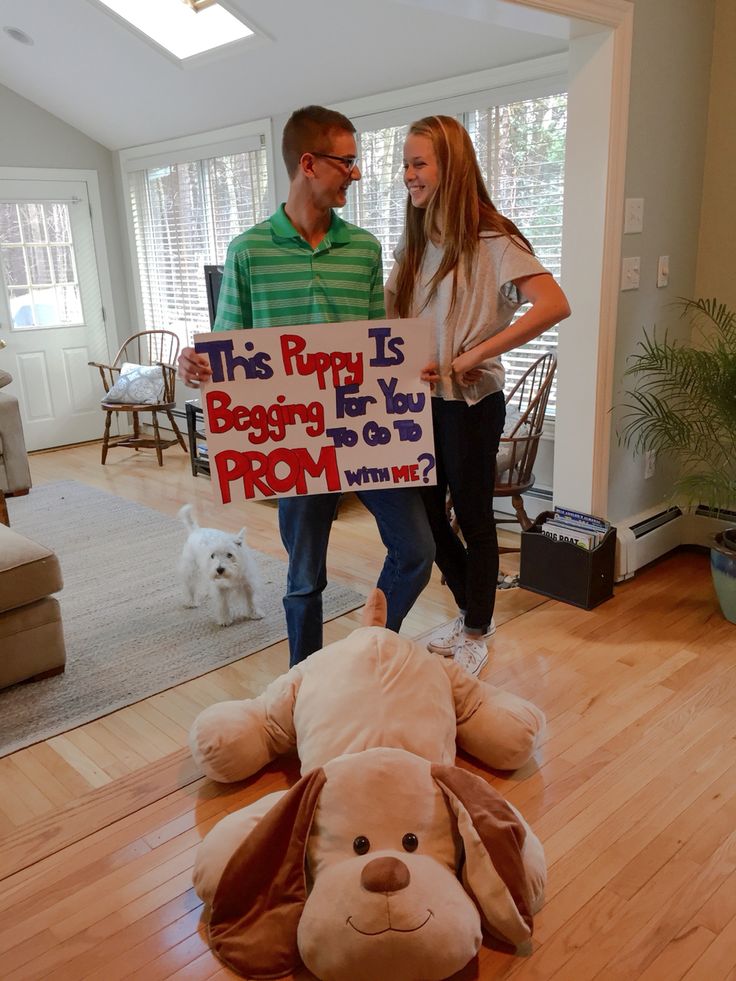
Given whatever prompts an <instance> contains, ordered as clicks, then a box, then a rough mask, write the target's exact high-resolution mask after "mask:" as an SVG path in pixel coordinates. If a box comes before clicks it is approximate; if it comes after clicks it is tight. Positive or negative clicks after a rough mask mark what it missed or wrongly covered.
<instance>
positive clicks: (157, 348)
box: [88, 330, 189, 467]
mask: <svg viewBox="0 0 736 981" xmlns="http://www.w3.org/2000/svg"><path fill="white" fill-rule="evenodd" d="M178 356H179V338H178V337H177V336H176V334H174V333H172V332H171V331H170V330H144V331H141V332H140V333H138V334H133V335H132V336H131V337H129V338H128V339H127V341H125V343H124V344H123V346H122V347H121V348H120V350H119V351H118V353H117V354H116V355H115V359H114V361H113V363H112V364H110V365H108V364H99V363H98V362H97V361H89V362H88V364H89V365H90V366H91V367H93V368H98V369H99V372H100V376H101V378H102V384H103V385H104V387H105V397H103V399H102V402H101V408H102V410H103V412H104V413H105V431H104V433H103V436H102V463H103V464H104V463H105V460H106V459H107V451H108V449H109V448H110V447H112V446H129V447H132V448H133V449H135V450H136V451H137V450H139V449H140V448H141V447H147V448H149V449H151V448H153V449H155V450H156V458H157V459H158V465H159V466H160V467H162V466H163V463H164V461H163V452H162V451H163V450H164V449H165V448H166V447H167V446H172V445H173V444H174V443H177V442H178V443H179V445H180V446H181V448H182V449H183V450H184V452H185V453H188V452H189V449H188V447H187V445H186V443H185V442H184V437H183V436H182V434H181V433H180V431H179V427H178V426H177V424H176V421H175V419H174V417H173V415H172V414H171V410H172V409H173V408H174V407H175V405H176V397H175V387H176V360H177V358H178ZM126 363H127V364H128V365H129V366H142V367H144V368H145V367H151V366H158V367H159V368H160V369H161V374H162V378H163V390H162V392H161V393H160V396H156V397H155V400H153V401H148V400H146V401H145V402H143V401H141V402H136V401H127V400H124V401H120V400H118V399H117V398H116V396H115V393H114V391H113V389H114V387H115V385H116V383H118V382H119V380H120V377H121V369H122V367H123V365H124V364H126ZM118 387H119V386H118ZM108 395H109V396H110V399H109V400H108V398H107V396H108ZM114 412H117V413H120V412H128V413H130V414H131V415H132V417H133V432H132V433H126V434H124V435H122V436H111V435H110V424H111V422H112V415H113V413H114ZM142 412H150V413H151V425H152V429H153V435H150V434H146V433H144V432H142V431H141V424H140V420H139V415H140V413H142ZM159 412H163V413H165V415H166V417H167V418H168V420H169V424H170V426H171V428H172V430H173V432H174V437H173V438H172V439H167V438H164V437H163V436H162V435H161V431H160V429H159V424H158V413H159Z"/></svg>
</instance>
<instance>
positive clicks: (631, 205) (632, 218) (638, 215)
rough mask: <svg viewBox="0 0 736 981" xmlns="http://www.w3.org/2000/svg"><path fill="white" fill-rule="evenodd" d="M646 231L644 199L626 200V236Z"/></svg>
mask: <svg viewBox="0 0 736 981" xmlns="http://www.w3.org/2000/svg"><path fill="white" fill-rule="evenodd" d="M643 230H644V198H626V206H625V208H624V235H631V234H634V233H635V232H641V231H643Z"/></svg>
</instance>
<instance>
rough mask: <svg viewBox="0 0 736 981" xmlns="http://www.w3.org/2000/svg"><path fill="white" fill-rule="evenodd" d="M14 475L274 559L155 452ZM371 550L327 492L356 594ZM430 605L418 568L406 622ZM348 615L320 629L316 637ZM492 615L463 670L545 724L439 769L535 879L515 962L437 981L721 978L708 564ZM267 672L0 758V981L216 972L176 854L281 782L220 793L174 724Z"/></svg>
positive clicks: (364, 581) (646, 573)
mask: <svg viewBox="0 0 736 981" xmlns="http://www.w3.org/2000/svg"><path fill="white" fill-rule="evenodd" d="M31 466H32V472H33V478H34V482H35V483H36V484H40V483H45V482H47V481H50V480H57V479H74V480H79V481H83V482H85V483H88V484H91V485H93V486H96V487H99V488H102V489H106V490H108V491H110V492H111V493H115V494H118V495H121V496H123V497H127V498H129V499H131V500H135V501H140V502H141V503H144V504H147V505H148V506H150V507H153V508H156V509H158V510H160V511H162V512H166V513H168V514H174V513H175V512H176V511H177V510H178V508H179V507H180V506H181V505H182V504H183V503H185V502H192V503H194V504H195V505H196V507H197V511H198V514H199V515H200V518H201V520H202V523H205V524H213V525H218V526H220V527H232V528H234V529H235V528H238V527H240V526H241V525H242V524H246V525H247V526H248V529H249V542H250V544H251V545H253V547H255V548H257V549H260V550H262V551H266V552H272V553H274V554H277V555H279V556H282V555H283V552H282V548H281V544H280V542H279V538H278V532H277V527H276V511H275V508H274V507H273V506H271V505H268V504H255V503H250V504H239V505H233V506H231V507H229V508H223V507H222V506H220V505H217V504H215V503H214V502H213V501H212V499H211V485H210V483H209V481H207V480H206V479H204V478H202V477H199V478H194V477H192V476H191V474H190V472H189V465H188V458H186V457H185V456H184V454H183V453H179V454H177V452H176V448H172V449H170V450H168V451H167V453H166V455H165V463H164V467H163V468H162V469H160V468H159V467H158V466H157V465H156V462H155V458H154V456H153V454H149V453H140V454H137V455H135V454H132V453H131V454H129V453H128V452H127V451H118V452H117V453H115V454H111V456H110V458H109V462H108V464H107V466H105V467H102V466H100V464H99V446H97V445H92V446H90V445H87V446H82V447H75V448H70V449H64V450H60V451H55V452H49V453H42V454H35V455H34V456H33V457H32V460H31ZM31 493H32V492H31ZM11 520H12V519H11ZM381 554H382V550H381V545H380V542H379V541H378V536H377V534H376V531H375V525H374V523H373V520H372V518H371V517H370V515H368V514H367V512H365V511H364V510H363V509H362V507H361V506H360V505H359V504H358V503H357V502H355V501H354V500H350V499H348V501H347V502H346V503H345V505H344V506H342V507H341V510H340V515H339V518H338V520H337V521H336V523H335V526H334V530H333V535H332V541H331V546H330V555H329V573H330V575H332V576H335V577H338V576H339V577H340V578H343V579H345V580H347V581H349V582H350V583H351V584H353V585H354V587H355V588H356V589H358V590H359V591H361V592H364V593H365V592H367V590H368V589H369V588H370V586H371V585H372V584H373V581H374V579H375V575H376V570H377V569H378V566H379V565H380V561H381ZM511 561H512V559H511V557H506V556H504V557H503V566H504V568H509V569H510V568H512V566H511V564H510V563H511ZM62 597H63V594H62ZM452 615H453V608H452V604H451V602H450V600H449V598H448V595H447V591H446V590H445V589H444V588H443V587H442V586H441V584H440V583H439V579H438V578H437V577H436V576H435V577H434V578H433V581H432V583H431V584H430V586H429V587H428V589H427V590H426V591H425V593H424V595H423V596H422V597H421V599H420V601H419V602H418V603H417V605H416V607H415V609H414V611H412V614H411V616H410V618H409V619H408V621H407V623H406V626H405V631H406V632H407V633H408V634H411V635H418V634H421V633H423V632H425V631H427V630H428V629H430V628H432V627H433V626H435V625H436V624H437V623H440V622H443V621H445V620H447V619H449V618H450V617H451V616H452ZM358 621H359V614H358V613H353V614H349V615H347V616H344V617H341V618H339V619H337V620H335V621H333V622H331V623H330V624H328V625H327V627H326V638H327V639H328V640H332V639H335V638H337V637H339V636H344V635H345V634H346V633H348V632H349V631H350V630H352V629H353V627H354V626H355V625H356V624H357V622H358ZM497 621H498V624H499V626H498V630H497V632H496V634H495V636H494V638H493V639H492V640H491V641H490V643H489V651H490V659H489V665H488V667H487V668H486V669H485V671H484V676H485V677H486V678H488V679H489V680H491V681H492V682H493V683H494V684H498V685H502V686H505V687H507V688H508V689H509V690H512V691H515V692H518V693H519V694H521V695H524V696H526V697H528V698H531V699H533V700H534V701H536V702H537V703H538V704H539V705H540V706H542V708H544V710H545V712H546V713H547V716H548V720H549V727H548V734H547V738H546V741H545V743H544V745H543V746H542V748H541V750H540V752H539V753H538V755H537V759H536V761H535V763H534V764H533V765H531V764H530V765H528V766H527V767H525V768H524V769H523V770H522V771H519V772H516V773H513V774H499V773H490V772H488V771H486V770H483V769H482V768H480V767H476V766H475V765H474V763H473V762H472V761H470V760H464V761H462V764H463V765H465V766H468V767H469V768H471V769H474V770H476V772H481V773H483V774H484V776H486V778H487V779H489V780H490V781H491V782H492V783H493V785H494V786H495V787H496V788H497V789H498V790H499V791H501V792H502V793H503V794H504V795H505V796H506V797H507V798H508V799H509V800H510V801H511V802H512V803H514V804H515V805H516V806H517V807H519V808H520V810H522V812H523V813H524V815H525V816H526V818H527V820H528V821H529V822H530V823H531V825H532V826H533V827H534V829H535V831H536V832H537V834H538V835H539V837H540V838H541V840H542V842H543V844H544V847H545V851H546V854H547V860H548V863H549V867H550V869H549V884H548V891H547V900H546V903H545V906H544V907H543V909H542V911H541V912H540V914H539V915H538V916H537V918H536V921H535V936H534V951H533V953H532V954H531V955H530V956H528V957H513V956H511V955H509V954H506V953H502V952H499V951H498V950H495V949H493V948H492V947H490V946H484V947H483V948H482V950H481V953H480V955H479V957H478V958H477V960H476V961H475V962H474V963H473V964H472V965H470V966H469V967H468V968H467V969H466V971H464V972H462V974H461V976H459V977H462V979H463V981H469V979H471V978H482V979H495V978H507V977H513V978H520V979H548V978H556V979H571V981H572V979H575V981H579V979H582V981H587V979H591V978H596V977H598V978H602V979H606V981H609V979H619V978H620V979H626V981H629V979H634V978H646V979H650V981H659V979H662V981H665V979H666V981H674V979H677V978H686V979H688V981H700V979H707V981H716V979H719V978H731V979H734V978H736V711H734V709H736V684H735V682H736V657H735V656H734V655H736V627H734V626H733V625H731V624H729V623H727V622H726V621H725V620H724V619H723V617H722V616H721V614H720V612H719V610H718V606H717V602H716V600H715V596H714V593H713V589H712V586H711V583H710V577H709V572H708V563H707V558H706V557H705V556H703V555H700V554H697V553H692V552H681V553H678V554H676V555H673V556H671V557H668V558H666V559H665V560H662V561H661V562H659V563H656V564H654V565H653V566H651V567H649V568H647V569H645V570H642V572H640V573H639V574H638V575H637V576H636V578H635V579H634V580H632V581H630V582H627V583H623V584H621V585H619V586H618V587H617V588H616V595H615V597H614V599H613V600H611V601H609V602H607V603H604V604H603V605H601V606H600V607H598V608H597V609H596V610H594V611H590V612H586V611H582V610H578V609H576V608H574V607H571V606H567V605H564V604H561V603H556V602H553V601H548V600H545V599H544V598H543V597H540V596H537V595H535V594H531V593H528V592H526V591H525V590H521V589H513V590H507V591H504V592H499V602H498V607H497ZM287 662H288V654H287V651H286V644H285V642H282V643H280V644H277V645H274V646H273V647H271V648H269V649H268V650H266V651H262V652H260V653H258V654H254V655H252V656H251V657H248V658H246V659H244V660H243V661H242V662H240V663H237V664H233V665H228V666H227V667H224V668H221V669H219V670H218V671H215V672H212V673H211V674H209V675H205V676H204V677H202V678H199V679H195V680H194V681H190V682H187V683H186V684H184V685H181V686H180V687H178V688H176V689H173V690H171V691H167V692H162V693H160V694H159V695H155V696H153V697H152V698H149V699H147V700H145V701H143V702H140V703H138V704H136V705H134V706H130V707H129V708H126V709H123V710H121V711H119V712H116V713H114V714H112V715H110V716H107V717H106V718H104V719H100V720H98V721H96V722H92V723H90V724H88V725H86V726H83V727H81V728H79V729H77V730H73V731H72V732H68V733H65V734H64V735H62V736H58V737H56V738H54V739H50V740H48V741H47V742H45V743H40V744H38V745H35V746H32V747H29V748H28V749H25V750H22V751H20V752H18V753H15V754H14V755H12V756H9V757H6V758H4V759H2V760H0V878H1V879H2V886H3V888H2V891H1V892H0V909H1V910H2V920H1V921H0V977H2V978H3V979H21V978H23V979H31V978H38V979H41V978H43V979H46V978H54V979H55V981H59V979H68V981H77V979H82V978H100V979H102V978H105V979H110V978H140V979H144V981H152V979H157V978H179V979H189V981H195V979H205V978H230V977H233V975H232V974H231V973H230V972H229V971H228V970H226V969H225V968H223V967H221V966H220V965H219V963H218V962H217V961H216V960H215V959H214V957H213V956H212V955H211V954H210V953H209V950H208V948H207V944H206V940H205V937H204V932H203V928H202V924H201V908H200V903H199V901H198V900H197V898H196V896H195V895H194V893H193V890H192V887H191V878H190V872H191V867H192V862H193V856H194V852H195V851H196V848H197V844H198V842H199V841H200V840H201V837H202V835H203V834H204V833H205V832H206V831H207V830H208V829H209V828H210V827H212V826H213V824H214V823H215V822H216V821H217V820H218V819H219V818H220V817H222V816H223V815H224V814H225V813H228V812H230V811H232V810H234V809H237V808H238V807H241V806H243V805H244V804H246V803H248V802H249V801H251V800H253V799H255V798H257V797H260V796H262V795H263V794H264V793H267V792H269V791H271V790H275V789H278V788H280V787H285V786H287V785H288V784H289V783H290V782H291V781H292V780H293V779H294V777H295V774H296V768H295V765H294V763H293V761H283V763H280V764H274V765H273V766H271V767H270V768H269V769H268V770H267V771H265V772H264V773H262V774H261V775H259V776H258V778H254V779H252V780H250V781H246V782H245V783H244V784H238V785H236V786H234V787H221V786H218V785H215V784H212V783H210V782H209V781H207V780H205V779H204V778H202V777H200V776H199V774H198V772H197V770H196V767H195V766H194V764H193V762H192V761H191V759H190V757H189V753H188V750H187V748H186V735H187V730H188V727H189V725H190V723H191V721H192V719H193V718H194V716H195V715H196V714H197V713H198V712H199V710H200V709H201V708H202V707H204V706H205V705H208V704H210V703H211V702H213V701H215V700H218V699H222V698H228V697H229V698H232V697H248V696H251V695H253V694H256V693H257V692H259V691H260V690H262V689H263V687H264V686H265V685H266V684H267V683H268V681H269V680H270V679H271V678H273V677H275V676H276V675H277V674H279V673H280V672H281V671H283V670H284V669H285V668H286V666H287Z"/></svg>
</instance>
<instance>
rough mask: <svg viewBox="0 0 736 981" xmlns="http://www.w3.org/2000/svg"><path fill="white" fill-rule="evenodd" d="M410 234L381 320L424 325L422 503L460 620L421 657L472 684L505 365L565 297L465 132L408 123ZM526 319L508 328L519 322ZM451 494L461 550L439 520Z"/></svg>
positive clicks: (439, 119) (485, 613)
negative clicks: (430, 475)
mask: <svg viewBox="0 0 736 981" xmlns="http://www.w3.org/2000/svg"><path fill="white" fill-rule="evenodd" d="M404 183H405V184H406V187H407V189H408V191H409V199H408V201H407V206H406V227H405V229H404V234H403V236H402V239H401V241H400V242H399V245H398V247H397V250H396V253H395V255H396V264H395V265H394V268H393V270H392V272H391V275H390V277H389V280H388V283H387V284H386V312H387V315H388V316H389V317H391V316H399V317H419V316H423V317H428V318H430V319H431V320H432V322H433V324H434V337H435V351H434V355H433V359H432V362H431V363H430V364H429V365H427V367H426V368H425V369H424V371H423V372H422V378H423V379H424V380H425V381H428V382H429V383H430V385H431V387H432V392H433V398H432V418H433V424H434V439H435V455H436V459H437V470H436V472H437V486H436V487H431V488H427V489H426V490H425V491H424V503H425V507H426V509H427V514H428V516H429V521H430V525H431V527H432V533H433V535H434V538H435V542H436V546H437V555H436V562H437V565H438V566H439V568H440V570H441V572H442V574H443V576H444V578H445V581H446V582H447V585H448V586H449V587H450V590H451V591H452V594H453V597H454V599H455V602H456V603H457V606H458V609H459V614H458V617H457V619H456V620H454V621H453V623H451V624H450V625H449V627H448V628H446V629H445V630H444V632H443V633H442V635H441V636H437V637H435V638H434V639H433V640H432V642H431V643H430V644H429V645H428V646H429V649H430V650H432V651H435V652H437V653H439V654H443V655H445V656H448V657H454V658H455V660H456V661H457V662H458V663H459V664H461V665H462V666H463V667H465V668H466V669H467V670H469V671H470V672H472V673H473V674H478V672H479V671H480V670H481V668H482V667H483V665H484V664H485V663H486V661H487V660H488V650H487V648H486V645H485V643H484V638H486V637H488V636H490V635H491V634H492V633H493V631H494V630H495V624H494V622H493V607H494V603H495V592H496V582H497V579H498V565H499V562H498V540H497V537H496V525H495V522H494V518H493V487H494V484H495V459H496V453H497V452H498V444H499V440H500V437H501V433H502V431H503V425H504V419H505V414H506V409H505V403H504V394H503V386H504V369H503V366H502V364H501V355H502V354H503V353H504V352H506V351H510V350H512V349H513V348H516V347H519V346H520V345H522V344H525V343H526V342H527V341H530V340H531V339H532V338H534V337H537V336H538V335H539V334H541V333H542V332H543V331H545V330H547V328H548V327H551V326H552V325H553V324H556V323H557V322H558V321H560V320H563V319H564V318H565V317H567V316H569V313H570V308H569V306H568V303H567V300H566V298H565V294H564V293H563V292H562V290H561V289H560V287H559V286H558V285H557V283H556V282H555V281H554V279H553V278H552V276H551V275H550V273H549V272H548V271H547V270H546V269H545V268H544V267H543V266H542V265H540V263H539V261H538V260H537V259H536V258H535V256H534V250H533V249H532V246H531V245H530V243H529V242H528V241H527V239H526V238H525V237H524V236H523V235H522V234H521V232H520V231H519V229H518V228H517V227H516V225H514V223H513V222H512V221H510V220H509V219H508V218H505V217H504V216H503V215H502V214H500V213H499V211H498V210H497V209H496V207H495V206H494V204H493V202H492V201H491V199H490V197H489V195H488V191H487V190H486V187H485V184H484V183H483V177H482V175H481V172H480V168H479V166H478V161H477V159H476V156H475V150H474V149H473V144H472V143H471V141H470V137H469V136H468V134H467V132H466V131H465V129H464V128H463V127H462V126H461V125H460V123H458V122H457V121H456V120H455V119H453V118H452V117H450V116H428V117H426V118H425V119H420V120H419V121H418V122H415V123H412V125H411V126H410V127H409V133H408V135H407V138H406V143H405V144H404ZM523 303H529V304H531V306H530V308H529V309H528V310H527V312H526V313H524V314H523V315H522V316H521V317H519V319H518V320H517V321H516V322H515V323H514V324H513V325H512V326H510V323H511V320H512V318H513V315H514V313H515V312H516V310H517V309H518V308H519V307H520V306H521V305H522V304H523ZM448 487H449V489H450V494H451V495H452V502H453V506H454V509H455V516H456V518H457V521H458V524H459V526H460V530H461V532H462V535H463V538H464V540H465V546H463V544H462V542H461V541H460V539H459V538H458V537H457V536H456V535H455V533H454V532H453V530H452V528H451V527H450V523H449V521H448V518H447V515H446V512H445V497H446V493H447V488H448Z"/></svg>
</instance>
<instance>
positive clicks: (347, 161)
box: [310, 150, 358, 174]
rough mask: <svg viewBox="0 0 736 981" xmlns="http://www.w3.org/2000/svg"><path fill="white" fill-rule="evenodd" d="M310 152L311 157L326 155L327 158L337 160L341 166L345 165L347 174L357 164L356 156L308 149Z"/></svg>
mask: <svg viewBox="0 0 736 981" xmlns="http://www.w3.org/2000/svg"><path fill="white" fill-rule="evenodd" d="M310 153H311V154H312V156H313V157H327V159H328V160H337V161H338V162H339V163H341V164H342V165H343V167H345V169H346V170H347V172H348V173H349V174H350V173H352V172H353V170H354V169H355V167H357V165H358V158H357V157H338V156H336V155H335V154H334V153H317V152H316V150H310Z"/></svg>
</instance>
